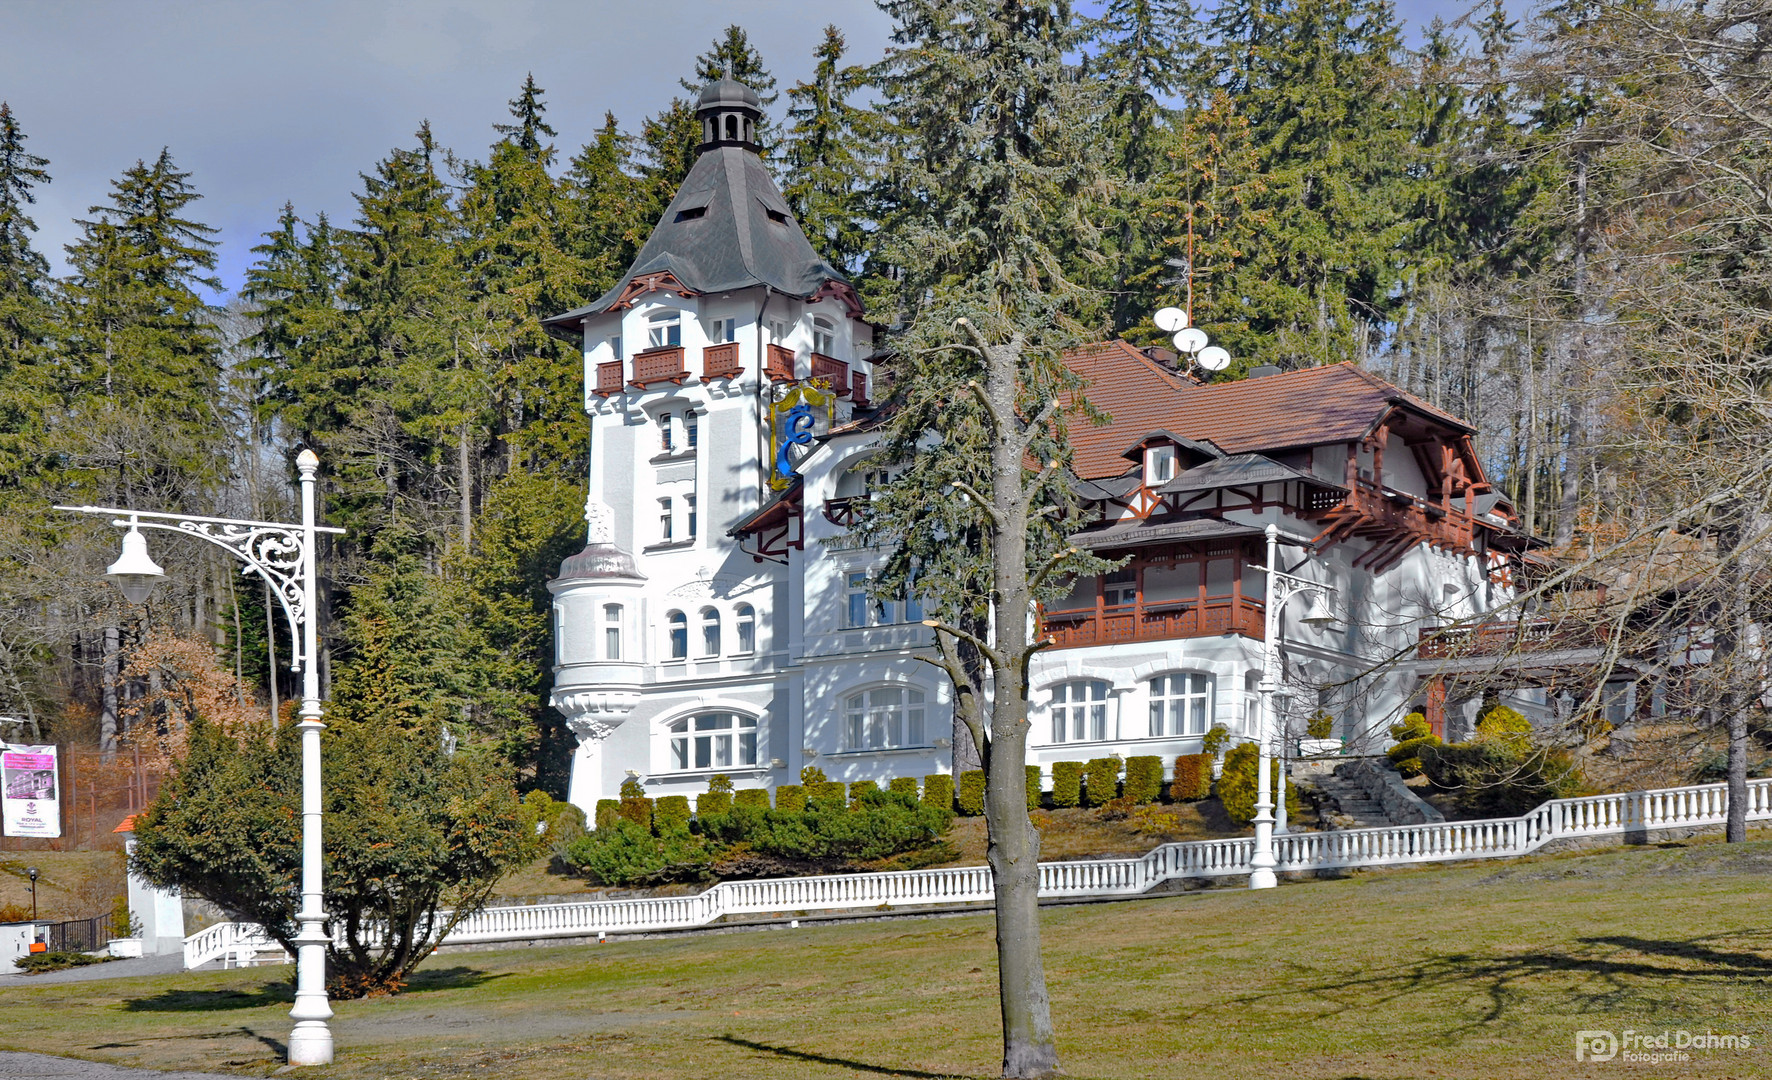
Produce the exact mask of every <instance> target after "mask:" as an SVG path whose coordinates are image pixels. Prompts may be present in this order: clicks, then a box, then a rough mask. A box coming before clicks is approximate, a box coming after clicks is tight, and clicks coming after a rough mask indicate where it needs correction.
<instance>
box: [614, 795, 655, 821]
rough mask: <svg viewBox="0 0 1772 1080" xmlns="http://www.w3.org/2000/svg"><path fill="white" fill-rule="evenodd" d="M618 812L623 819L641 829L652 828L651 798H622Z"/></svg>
mask: <svg viewBox="0 0 1772 1080" xmlns="http://www.w3.org/2000/svg"><path fill="white" fill-rule="evenodd" d="M620 814H621V818H622V820H623V821H627V822H631V823H632V824H635V825H638V826H640V828H642V829H651V828H652V800H651V799H648V798H645V797H644V796H642V797H641V798H638V799H623V800H622V801H621V810H620Z"/></svg>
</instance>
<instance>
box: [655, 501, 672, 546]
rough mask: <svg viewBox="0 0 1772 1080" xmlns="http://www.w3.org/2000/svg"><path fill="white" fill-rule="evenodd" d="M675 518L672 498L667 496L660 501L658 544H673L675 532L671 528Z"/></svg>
mask: <svg viewBox="0 0 1772 1080" xmlns="http://www.w3.org/2000/svg"><path fill="white" fill-rule="evenodd" d="M675 516H676V515H675V513H674V512H673V508H672V506H671V497H670V496H669V495H666V496H665V497H664V498H662V499H660V500H658V542H659V543H661V544H669V543H672V542H673V530H672V528H671V523H672V519H673V518H674V517H675Z"/></svg>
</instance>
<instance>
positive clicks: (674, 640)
mask: <svg viewBox="0 0 1772 1080" xmlns="http://www.w3.org/2000/svg"><path fill="white" fill-rule="evenodd" d="M665 655H666V656H668V657H669V658H670V659H672V660H687V659H689V616H688V615H687V614H686V613H684V612H681V611H672V612H669V613H667V614H666V615H665Z"/></svg>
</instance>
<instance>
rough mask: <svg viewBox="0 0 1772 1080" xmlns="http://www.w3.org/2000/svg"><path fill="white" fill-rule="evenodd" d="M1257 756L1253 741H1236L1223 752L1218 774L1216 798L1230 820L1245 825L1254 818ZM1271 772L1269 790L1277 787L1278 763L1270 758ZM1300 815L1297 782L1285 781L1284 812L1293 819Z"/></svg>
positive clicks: (1302, 805) (1278, 777)
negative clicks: (1271, 785)
mask: <svg viewBox="0 0 1772 1080" xmlns="http://www.w3.org/2000/svg"><path fill="white" fill-rule="evenodd" d="M1258 761H1259V758H1258V757H1257V753H1256V749H1255V744H1254V743H1247V742H1246V743H1238V744H1237V745H1236V746H1234V747H1232V748H1231V749H1230V751H1229V752H1228V753H1226V754H1225V755H1224V771H1223V772H1221V773H1219V775H1218V801H1219V802H1221V803H1223V804H1224V812H1225V813H1226V814H1227V815H1229V817H1230V819H1231V820H1232V821H1235V822H1237V823H1238V824H1240V825H1247V824H1249V823H1250V822H1251V821H1254V820H1255V794H1256V790H1255V789H1256V782H1255V781H1256V773H1257V762H1258ZM1270 764H1271V765H1272V766H1273V776H1272V777H1270V778H1269V783H1270V784H1273V785H1275V787H1273V788H1270V789H1269V790H1270V791H1274V790H1278V784H1279V783H1280V763H1279V762H1277V761H1273V762H1270ZM1303 815H1304V800H1302V799H1301V798H1299V795H1298V785H1296V784H1287V785H1286V816H1287V818H1288V819H1289V820H1294V821H1295V820H1297V819H1298V818H1300V817H1302V816H1303Z"/></svg>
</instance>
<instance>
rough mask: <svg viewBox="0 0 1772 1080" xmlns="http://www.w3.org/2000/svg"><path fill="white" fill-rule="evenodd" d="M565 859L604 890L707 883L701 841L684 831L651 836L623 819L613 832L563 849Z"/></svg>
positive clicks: (704, 844) (594, 835)
mask: <svg viewBox="0 0 1772 1080" xmlns="http://www.w3.org/2000/svg"><path fill="white" fill-rule="evenodd" d="M625 801H627V802H634V801H637V800H632V799H629V800H625ZM646 801H647V802H648V803H650V802H651V801H652V800H650V799H648V800H646ZM685 801H687V800H685ZM564 857H565V858H566V860H567V861H568V862H570V863H571V864H572V865H574V866H576V867H577V868H578V869H579V870H580V871H582V872H583V873H584V874H585V875H587V876H588V877H590V878H591V879H592V880H593V881H596V882H598V883H600V884H603V885H664V884H668V883H670V882H677V881H705V880H707V878H708V877H709V873H708V864H709V862H710V861H711V852H710V851H709V848H708V844H707V842H706V841H705V840H704V839H702V838H701V837H699V836H696V835H694V834H692V833H690V832H689V831H687V830H684V831H683V832H672V833H667V834H665V835H664V836H654V835H652V832H651V830H649V829H646V828H644V827H642V826H640V825H638V824H635V823H634V822H633V821H630V820H627V819H625V818H624V819H622V820H620V821H617V822H616V823H615V827H614V828H612V829H607V830H605V829H598V830H597V831H596V832H594V833H590V834H588V835H585V836H581V837H579V838H578V839H577V840H574V841H573V842H572V843H570V844H568V845H566V851H565V852H564Z"/></svg>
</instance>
